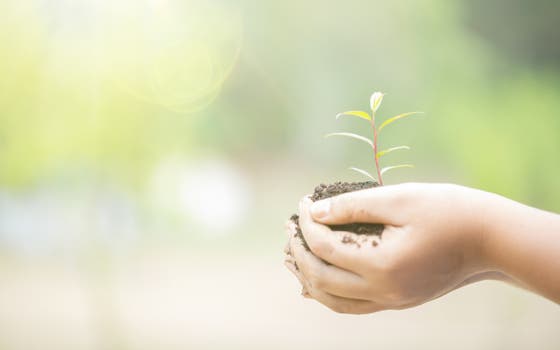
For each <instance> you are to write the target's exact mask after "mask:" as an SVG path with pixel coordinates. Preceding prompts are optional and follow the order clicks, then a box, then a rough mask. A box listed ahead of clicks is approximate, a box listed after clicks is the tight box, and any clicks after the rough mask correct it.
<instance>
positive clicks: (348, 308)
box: [309, 288, 383, 314]
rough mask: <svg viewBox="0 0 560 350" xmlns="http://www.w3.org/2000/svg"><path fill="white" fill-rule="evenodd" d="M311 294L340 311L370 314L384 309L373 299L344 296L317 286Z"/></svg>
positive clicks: (334, 309) (322, 302)
mask: <svg viewBox="0 0 560 350" xmlns="http://www.w3.org/2000/svg"><path fill="white" fill-rule="evenodd" d="M309 294H310V295H311V297H312V298H313V299H315V300H317V301H318V302H320V303H321V304H323V305H325V306H326V307H328V308H329V309H331V310H333V311H334V312H338V313H343V314H369V313H372V312H376V311H380V310H382V309H383V308H382V307H381V306H380V305H378V304H376V303H374V302H372V301H366V300H356V299H349V298H342V297H338V296H335V295H331V294H329V293H326V292H323V291H321V290H318V289H316V288H311V289H310V290H309Z"/></svg>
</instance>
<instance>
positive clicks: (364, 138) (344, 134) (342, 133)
mask: <svg viewBox="0 0 560 350" xmlns="http://www.w3.org/2000/svg"><path fill="white" fill-rule="evenodd" d="M331 136H346V137H351V138H353V139H356V140H360V141H363V142H365V143H367V144H368V145H370V146H371V147H373V142H372V141H371V140H370V139H368V138H366V137H363V136H360V135H356V134H352V133H351V132H333V133H330V134H326V135H325V137H331Z"/></svg>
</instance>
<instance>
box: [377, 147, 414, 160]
mask: <svg viewBox="0 0 560 350" xmlns="http://www.w3.org/2000/svg"><path fill="white" fill-rule="evenodd" d="M400 149H410V147H408V146H397V147H391V148H387V149H384V150H383V151H379V152H377V158H378V159H379V158H381V157H383V156H384V155H386V154H387V153H391V152H393V151H397V150H400Z"/></svg>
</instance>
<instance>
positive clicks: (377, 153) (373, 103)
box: [325, 92, 422, 185]
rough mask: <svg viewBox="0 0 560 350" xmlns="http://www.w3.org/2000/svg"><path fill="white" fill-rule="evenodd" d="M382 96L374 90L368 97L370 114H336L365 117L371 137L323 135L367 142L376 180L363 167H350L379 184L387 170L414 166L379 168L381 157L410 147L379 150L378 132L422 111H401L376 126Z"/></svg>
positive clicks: (354, 112)
mask: <svg viewBox="0 0 560 350" xmlns="http://www.w3.org/2000/svg"><path fill="white" fill-rule="evenodd" d="M383 96H384V94H383V93H381V92H374V93H373V94H372V95H371V98H370V108H371V114H369V113H367V112H364V111H347V112H343V113H339V114H337V115H336V119H338V118H340V117H342V116H352V117H358V118H361V119H365V120H367V121H368V122H369V124H370V127H371V131H372V138H371V139H369V138H367V137H364V136H361V135H356V134H353V133H350V132H334V133H330V134H327V135H325V137H331V136H345V137H351V138H354V139H356V140H360V141H363V142H365V143H367V144H368V145H369V146H370V147H371V148H372V150H373V157H374V161H375V170H376V172H377V178H378V180H375V178H374V177H373V176H372V175H371V174H370V173H369V172H367V171H365V170H363V169H359V168H356V167H350V169H351V170H354V171H357V172H359V173H360V174H362V175H365V176H367V177H369V178H370V179H372V180H373V181H378V182H379V184H380V185H383V174H385V173H386V172H387V171H389V170H393V169H398V168H413V167H414V166H413V165H411V164H400V165H393V166H387V167H383V168H381V167H380V166H379V160H380V158H381V157H383V156H385V155H387V154H388V153H391V152H393V151H397V150H403V149H405V150H409V149H410V147H408V146H395V147H390V148H387V149H384V150H379V149H378V138H379V134H380V133H381V131H382V130H383V129H384V128H385V127H386V126H387V125H389V124H391V123H393V122H395V121H397V120H399V119H402V118H406V117H408V116H411V115H414V114H419V113H422V112H407V113H402V114H399V115H396V116H394V117H392V118H389V119H387V120H385V121H384V122H383V123H381V125H379V126H377V125H376V118H375V117H376V112H377V110H378V109H379V106H381V102H382V101H383Z"/></svg>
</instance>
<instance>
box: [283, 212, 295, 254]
mask: <svg viewBox="0 0 560 350" xmlns="http://www.w3.org/2000/svg"><path fill="white" fill-rule="evenodd" d="M284 228H285V229H284V231H285V232H286V236H288V242H286V245H285V246H284V253H286V254H291V251H290V239H291V238H292V237H293V236H294V235H295V234H296V224H295V223H294V222H293V221H292V220H288V221H287V222H286V224H285V226H284Z"/></svg>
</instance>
